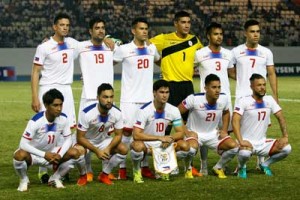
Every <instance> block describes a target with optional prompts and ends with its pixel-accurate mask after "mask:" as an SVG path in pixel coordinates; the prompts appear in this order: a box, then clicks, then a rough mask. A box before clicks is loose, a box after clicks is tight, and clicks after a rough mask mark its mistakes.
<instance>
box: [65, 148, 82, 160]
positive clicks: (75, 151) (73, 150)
mask: <svg viewBox="0 0 300 200" xmlns="http://www.w3.org/2000/svg"><path fill="white" fill-rule="evenodd" d="M68 155H69V156H70V158H73V159H78V158H79V157H80V151H79V150H78V149H76V148H70V149H69V151H68Z"/></svg>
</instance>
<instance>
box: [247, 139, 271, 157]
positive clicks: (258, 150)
mask: <svg viewBox="0 0 300 200" xmlns="http://www.w3.org/2000/svg"><path fill="white" fill-rule="evenodd" d="M249 142H250V143H251V141H249ZM275 142H276V139H266V140H265V142H264V143H262V144H260V145H253V144H252V143H251V144H252V146H253V150H252V153H253V154H255V155H258V156H265V157H266V156H270V151H271V149H272V148H273V146H274V145H275Z"/></svg>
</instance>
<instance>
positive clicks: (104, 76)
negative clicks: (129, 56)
mask: <svg viewBox="0 0 300 200" xmlns="http://www.w3.org/2000/svg"><path fill="white" fill-rule="evenodd" d="M78 53H79V63H80V68H81V73H82V77H83V89H82V96H81V98H85V99H96V98H97V88H98V86H99V85H101V84H102V83H109V84H111V85H113V81H114V68H113V51H111V50H110V48H109V47H107V46H106V45H105V44H103V45H99V46H95V45H93V44H92V42H91V41H90V40H88V41H83V42H80V43H79V44H78Z"/></svg>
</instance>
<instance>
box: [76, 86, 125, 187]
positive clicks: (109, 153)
mask: <svg viewBox="0 0 300 200" xmlns="http://www.w3.org/2000/svg"><path fill="white" fill-rule="evenodd" d="M97 100H98V103H95V104H91V105H89V106H88V107H86V108H84V109H83V110H82V111H81V112H80V115H79V120H78V122H79V123H78V128H77V142H78V144H79V145H82V146H83V147H84V148H86V149H88V151H92V152H94V153H95V154H96V156H97V157H98V159H101V160H102V173H101V174H99V176H98V180H99V181H100V182H103V183H104V184H107V185H111V184H113V182H112V181H111V180H110V179H109V176H108V175H109V174H110V173H111V171H112V169H113V168H114V167H115V166H117V165H118V164H120V162H122V161H123V160H125V159H126V154H127V152H128V148H127V147H126V145H125V144H123V143H121V139H122V131H123V120H122V114H121V111H120V110H119V109H118V108H117V107H115V106H113V102H114V90H113V88H112V86H111V85H110V84H108V83H103V84H101V85H100V86H99V87H98V90H97ZM112 127H114V131H113V132H114V137H112V136H111V134H113V133H112V132H110V130H111V128H112Z"/></svg>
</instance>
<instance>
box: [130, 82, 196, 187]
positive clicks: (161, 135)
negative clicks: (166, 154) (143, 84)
mask: <svg viewBox="0 0 300 200" xmlns="http://www.w3.org/2000/svg"><path fill="white" fill-rule="evenodd" d="M153 96H154V100H153V101H150V102H149V103H147V104H145V105H144V106H142V107H141V108H140V109H139V111H138V112H137V116H136V123H135V125H134V128H133V139H134V141H133V142H132V143H131V158H132V160H133V175H134V182H136V183H143V182H144V181H143V178H142V175H141V168H140V163H141V161H142V159H143V157H144V156H145V155H146V154H148V153H150V150H149V149H150V147H155V146H157V145H161V146H162V148H166V147H168V146H169V145H171V144H172V143H173V142H176V143H177V146H176V149H175V150H176V151H177V157H179V158H186V157H187V156H188V153H189V149H190V147H189V145H188V143H187V142H186V141H184V140H183V138H184V132H183V127H182V119H181V115H180V113H179V110H178V109H177V108H176V107H174V106H172V105H171V104H169V103H167V101H168V98H169V84H168V82H167V81H164V80H158V81H156V82H155V83H154V85H153ZM170 122H172V123H173V126H174V129H175V133H174V134H173V135H172V136H165V130H166V127H167V126H168V124H169V123H170ZM190 174H191V172H190ZM162 179H164V180H169V174H164V175H163V176H162Z"/></svg>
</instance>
